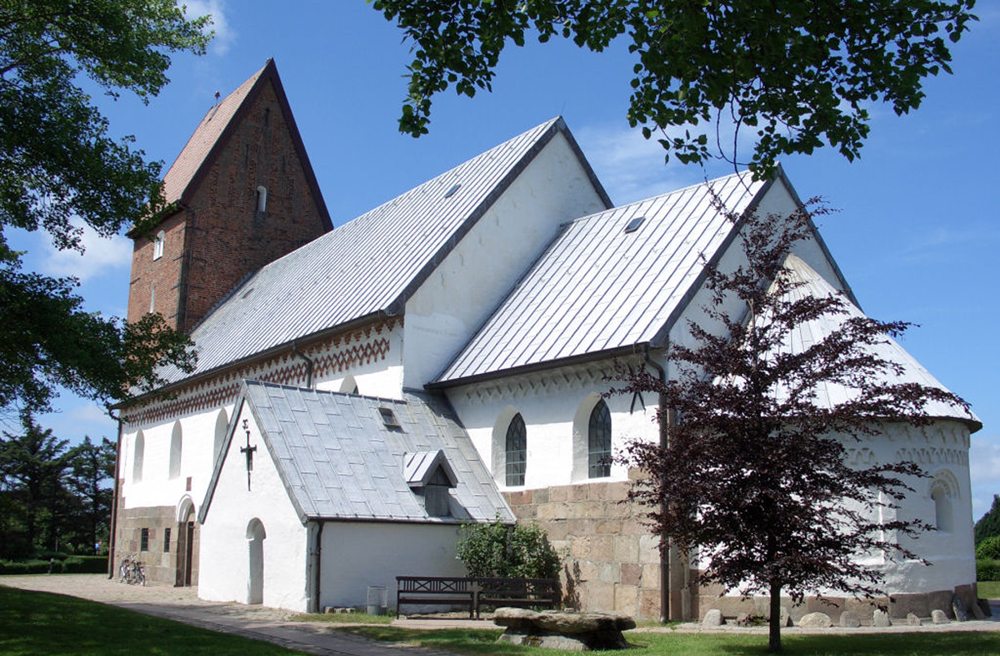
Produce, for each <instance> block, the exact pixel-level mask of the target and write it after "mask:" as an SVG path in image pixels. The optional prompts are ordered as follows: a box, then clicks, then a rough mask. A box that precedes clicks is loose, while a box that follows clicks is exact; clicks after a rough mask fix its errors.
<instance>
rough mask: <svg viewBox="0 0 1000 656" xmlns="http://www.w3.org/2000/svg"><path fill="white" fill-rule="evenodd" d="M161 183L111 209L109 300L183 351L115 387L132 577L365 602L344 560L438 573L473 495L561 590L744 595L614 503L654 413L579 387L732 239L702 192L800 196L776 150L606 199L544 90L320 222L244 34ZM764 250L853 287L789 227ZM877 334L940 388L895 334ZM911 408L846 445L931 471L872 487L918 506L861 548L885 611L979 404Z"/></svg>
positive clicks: (472, 507) (955, 491) (270, 596)
mask: <svg viewBox="0 0 1000 656" xmlns="http://www.w3.org/2000/svg"><path fill="white" fill-rule="evenodd" d="M164 191H165V194H166V200H167V201H168V203H169V207H168V209H167V210H166V211H165V212H164V213H163V214H162V216H161V218H160V220H159V222H158V224H157V225H156V227H155V228H153V230H152V231H151V232H150V233H148V234H138V233H133V234H131V236H132V238H133V240H134V243H135V248H134V252H133V260H132V273H131V281H130V292H129V306H128V318H129V320H135V319H137V318H138V317H141V316H142V315H143V314H144V313H147V312H159V313H160V314H162V315H163V316H164V317H165V318H166V319H167V320H168V322H170V324H171V325H173V326H175V327H177V328H178V329H179V330H183V331H186V332H188V333H189V334H190V336H191V338H192V339H193V341H194V343H195V348H196V351H197V354H198V363H197V366H196V369H195V370H194V371H193V372H191V373H185V372H182V371H179V370H176V369H171V368H168V369H165V370H164V371H163V372H161V373H162V375H163V377H164V379H165V380H166V381H167V382H166V384H165V385H164V387H163V388H162V389H160V390H158V391H157V392H155V393H151V394H146V395H144V396H141V397H139V398H138V399H136V400H135V402H134V403H130V404H128V405H127V406H125V407H123V408H122V409H121V418H122V422H121V432H120V435H119V442H118V472H117V480H116V496H115V516H114V528H113V557H114V558H115V560H116V561H117V560H119V559H121V558H122V557H123V556H125V555H138V557H139V559H140V560H142V561H143V562H144V563H145V565H146V571H147V576H150V577H151V578H152V579H154V580H156V581H161V582H167V583H172V584H175V585H179V586H181V585H196V586H198V594H199V596H201V597H202V598H204V599H210V600H218V601H238V602H243V603H262V604H265V605H268V606H274V607H281V608H288V609H292V610H297V611H318V610H321V609H322V608H324V607H327V606H358V605H364V604H365V603H366V591H367V589H368V588H369V587H371V586H381V587H385V588H387V590H388V591H389V595H388V597H389V599H390V600H392V599H393V598H394V595H393V594H392V593H393V592H394V590H395V577H396V576H399V575H418V576H460V575H462V574H463V573H464V569H463V566H462V563H461V562H460V561H459V560H457V559H456V557H455V543H456V540H457V537H458V533H459V528H460V526H461V524H462V523H463V522H489V521H493V520H495V519H496V518H499V519H501V520H504V521H510V522H513V521H531V522H536V523H537V524H538V525H539V526H541V527H542V528H543V529H544V530H545V531H546V533H547V535H548V537H549V540H550V541H551V543H552V544H553V546H555V547H556V548H557V549H559V550H560V552H561V553H562V554H563V556H564V557H563V577H562V578H563V580H562V591H563V595H564V602H565V604H566V605H567V606H570V607H575V608H580V609H586V610H600V611H615V612H620V613H626V614H630V615H634V616H637V617H640V618H651V619H656V618H660V617H668V618H670V619H692V618H698V617H700V616H702V615H703V614H704V613H705V612H706V611H707V610H708V609H711V608H719V609H721V610H722V611H723V613H724V614H725V615H735V614H737V613H738V612H747V611H749V612H753V611H754V603H755V602H754V600H752V599H751V600H741V599H740V598H739V597H738V596H723V597H720V596H718V591H716V590H706V589H699V588H698V587H697V586H695V585H694V584H693V582H692V575H693V574H694V572H692V570H691V569H690V565H689V564H688V563H686V562H685V561H683V560H681V559H680V558H678V557H677V555H676V554H669V555H667V556H661V554H660V552H659V550H658V549H657V539H656V537H655V536H653V535H651V534H650V533H649V531H648V528H647V527H646V526H645V525H644V524H643V523H642V509H641V508H637V507H632V506H630V505H628V504H624V503H620V501H622V500H623V499H624V498H625V496H626V494H627V491H628V489H629V484H630V480H631V478H632V477H634V476H636V475H638V474H637V472H634V471H628V470H626V469H625V468H624V467H623V466H621V465H619V464H615V463H611V462H610V461H609V459H608V456H609V454H612V453H613V452H615V451H616V450H618V449H621V448H622V447H623V446H624V445H625V444H627V443H628V442H629V441H631V440H658V439H659V435H660V427H659V426H658V424H657V422H656V401H655V399H646V402H645V403H636V402H635V400H634V399H632V398H629V397H625V396H621V395H610V396H606V395H605V393H606V392H608V391H609V390H610V388H611V386H612V383H610V382H609V380H608V377H609V376H610V375H613V373H614V371H615V368H616V366H619V365H622V366H626V367H633V368H645V369H646V370H649V371H653V372H656V373H658V374H659V375H662V376H664V377H666V378H669V377H670V376H671V375H676V371H673V370H672V367H673V366H674V365H673V364H672V363H671V362H669V361H668V360H666V358H665V352H666V348H667V347H668V345H670V344H678V343H681V344H683V343H689V342H690V339H691V336H690V334H689V330H688V321H689V320H696V321H697V320H700V319H703V318H704V317H703V316H702V315H701V308H702V307H703V306H704V305H705V303H706V302H707V300H708V295H707V292H706V290H705V289H704V288H703V283H704V278H705V276H704V268H705V263H706V262H708V263H710V264H712V265H718V266H719V267H721V268H723V269H727V268H732V267H735V266H737V265H738V263H739V261H740V257H742V254H741V251H740V248H739V247H738V240H739V239H740V238H741V237H740V234H739V233H740V227H739V226H735V227H734V226H733V224H732V223H731V222H729V221H728V220H727V219H726V217H725V216H724V213H723V212H722V211H720V210H719V209H718V207H717V206H716V203H715V202H714V200H713V198H715V199H720V200H721V201H722V203H723V204H724V205H725V207H726V209H727V210H729V211H731V212H736V213H738V214H739V213H743V212H747V211H751V210H755V211H758V212H761V213H775V214H784V215H787V214H790V213H791V212H793V211H795V210H796V209H797V208H798V207H799V206H800V204H801V203H800V200H799V198H798V196H797V194H796V191H795V189H794V188H793V187H792V185H791V183H790V182H789V180H788V179H787V177H786V176H785V174H784V173H783V172H781V171H780V170H779V172H778V174H777V175H776V176H775V177H774V178H773V179H771V180H768V181H753V180H752V179H751V177H750V176H749V174H745V173H744V174H733V175H730V176H726V177H723V178H720V179H718V180H714V181H711V182H707V183H705V184H701V185H696V186H693V187H688V188H685V189H680V190H677V191H674V192H671V193H668V194H664V195H661V196H656V197H654V198H650V199H647V200H642V201H638V202H635V203H631V204H628V205H624V206H614V204H613V203H612V202H611V199H610V198H609V197H608V194H607V193H606V192H605V190H604V188H603V187H602V185H601V182H600V181H599V180H598V178H597V176H596V174H595V173H594V171H593V169H592V168H591V166H590V164H589V163H588V162H587V159H586V157H585V156H584V154H583V152H582V151H581V149H580V147H579V145H578V144H577V142H576V140H575V139H574V138H573V135H572V133H571V132H570V130H569V128H568V127H567V125H566V123H565V122H564V121H563V119H562V118H555V119H552V120H549V121H547V122H545V123H543V124H541V125H538V126H536V127H534V128H531V129H530V130H528V131H527V132H524V133H523V134H521V135H518V136H516V137H514V138H512V139H510V140H509V141H507V142H505V143H502V144H500V145H498V146H496V147H495V148H492V149H491V150H489V151H487V152H485V153H482V154H481V155H478V156H476V157H474V158H472V159H470V160H469V161H467V162H464V163H461V164H459V165H457V166H456V167H455V168H453V169H451V170H450V171H447V172H445V173H442V174H441V175H438V176H437V177H434V178H432V179H430V180H428V181H427V182H425V183H423V184H421V185H419V186H417V187H415V188H413V189H411V190H410V191H407V192H406V193H404V194H402V195H400V196H398V197H397V198H394V199H392V200H389V201H388V202H386V203H385V204H383V205H381V206H379V207H376V208H374V209H372V210H371V211H369V212H367V213H365V214H363V215H361V216H359V217H357V218H355V219H353V220H351V221H348V222H346V223H344V224H342V225H339V226H337V227H336V228H334V227H333V226H332V224H331V221H330V216H329V213H328V212H327V210H326V206H325V204H324V202H323V196H322V193H321V191H320V189H319V186H318V184H317V182H316V179H315V176H314V175H313V171H312V168H311V166H310V164H309V158H308V156H307V154H306V150H305V147H304V145H303V143H302V139H301V137H300V136H299V133H298V130H297V128H296V126H295V120H294V118H293V116H292V111H291V108H290V106H289V103H288V100H287V98H286V96H285V93H284V90H283V89H282V85H281V81H280V79H279V77H278V73H277V70H276V68H275V65H274V62H273V61H268V63H267V64H266V65H265V66H264V67H263V68H262V69H261V70H260V71H258V72H257V73H255V74H254V75H253V76H252V77H251V78H250V79H249V80H247V81H246V82H245V83H244V84H243V85H241V86H240V87H239V88H238V89H236V90H235V91H234V92H232V93H231V94H230V95H229V96H228V97H226V98H224V99H221V100H219V101H218V102H217V104H216V105H215V106H214V107H212V108H211V109H210V110H209V112H208V113H207V114H206V116H205V117H204V119H202V122H201V124H200V125H199V126H198V127H197V129H196V130H195V132H194V135H193V136H192V137H191V139H190V141H189V142H188V143H187V145H186V146H185V147H184V149H183V150H182V152H181V154H180V156H179V157H178V158H177V161H176V162H174V164H173V166H172V167H171V168H170V169H169V171H168V172H167V174H166V177H165V178H164ZM787 266H788V267H789V268H790V269H791V270H792V271H793V272H794V275H795V276H797V277H798V279H799V280H801V281H802V282H803V284H804V288H805V289H808V290H809V292H810V293H816V294H829V293H839V294H842V295H844V296H845V297H846V298H847V299H848V300H850V301H851V303H852V304H853V305H852V311H856V312H857V314H859V315H860V313H861V310H860V309H859V308H858V303H857V300H856V299H855V298H854V295H853V292H852V291H851V288H850V286H849V285H848V283H847V281H846V280H845V279H844V277H843V275H842V273H841V272H840V270H839V268H838V267H837V264H836V262H835V261H834V259H833V257H832V256H831V254H830V253H829V251H828V249H827V248H826V246H825V244H824V242H823V240H822V238H821V237H820V235H819V233H818V232H817V231H815V230H814V231H813V234H812V237H811V238H810V239H808V240H805V241H803V242H800V243H799V244H798V245H797V247H796V250H795V252H794V254H793V255H792V256H791V257H789V263H788V265H787ZM734 312H742V309H741V308H734ZM814 328H815V331H818V332H820V333H821V332H822V330H823V329H824V326H816V327H814ZM883 355H884V357H886V358H888V359H890V360H892V361H893V362H895V363H896V364H898V365H900V367H902V372H903V373H902V374H901V376H902V377H903V378H904V379H906V380H912V381H917V382H921V383H923V384H927V385H933V386H938V387H940V383H938V382H937V381H936V380H935V379H934V378H933V377H932V376H931V375H930V374H929V373H928V372H927V371H926V370H925V369H924V368H923V367H921V366H920V365H919V364H918V363H917V362H916V361H915V360H914V359H913V358H912V357H911V356H909V355H908V354H907V353H906V352H905V351H904V350H903V349H902V348H900V347H899V346H898V345H897V344H895V343H891V344H887V345H885V352H884V353H883ZM928 412H929V413H930V414H931V416H932V417H933V421H932V422H931V423H930V424H927V425H921V426H919V427H918V426H913V425H910V424H901V425H887V426H885V427H884V430H883V431H882V432H881V433H880V434H879V435H876V436H872V437H870V438H867V439H866V440H865V441H864V442H862V443H860V444H857V445H853V446H852V448H851V449H850V450H849V453H850V457H851V458H852V459H853V460H854V461H856V462H858V463H859V464H871V463H877V462H896V461H900V460H913V461H916V462H918V463H919V464H920V465H921V466H922V467H923V468H924V469H925V471H926V472H927V473H928V475H929V477H928V478H927V479H925V480H922V481H920V482H919V483H918V489H916V490H915V491H914V492H913V493H912V494H911V495H909V497H908V498H907V499H906V500H905V501H904V503H903V504H902V507H901V508H900V510H899V512H900V513H902V514H905V515H906V516H907V517H909V518H919V519H923V520H925V521H927V522H929V523H930V524H932V525H934V526H936V527H937V530H936V531H934V532H933V533H931V534H928V535H925V536H923V537H921V538H920V540H919V541H917V542H915V543H913V544H908V545H907V546H908V547H909V548H911V549H912V550H914V551H916V552H917V553H918V554H919V555H920V556H921V557H923V558H925V559H926V560H927V561H930V562H931V563H933V564H932V565H930V566H928V565H925V564H923V563H922V562H920V561H912V562H909V561H908V562H891V561H885V562H875V563H873V564H874V565H875V566H878V567H881V568H883V570H884V571H885V573H886V580H887V590H886V593H887V594H888V595H891V596H892V604H891V607H890V609H891V613H892V615H893V616H899V617H905V616H906V614H907V613H908V612H916V613H917V614H918V615H923V616H929V615H930V611H931V610H933V609H935V608H942V609H945V608H951V598H952V596H953V595H955V594H958V595H959V596H961V597H962V598H963V600H964V601H965V602H966V605H968V604H970V603H971V602H972V600H974V598H975V580H976V577H975V561H974V558H973V546H972V544H973V543H972V507H971V491H970V481H969V463H968V450H969V435H970V433H971V432H974V431H976V430H978V429H979V428H980V427H981V425H980V423H979V421H978V419H977V418H976V417H975V416H973V415H971V414H969V413H968V412H966V411H965V410H964V409H962V408H958V407H952V406H946V405H938V406H934V407H932V408H928ZM887 519H888V518H887ZM832 601H833V602H834V603H836V604H839V605H840V606H841V607H842V608H843V609H847V608H850V609H860V610H862V611H863V612H864V611H865V609H866V608H867V612H868V616H869V617H871V609H870V607H867V606H865V607H863V605H862V604H860V602H855V601H853V600H847V599H837V598H834V599H833V600H832ZM811 604H812V602H811V601H809V602H807V603H806V604H803V605H802V606H800V607H797V608H795V609H793V611H792V616H793V618H794V617H797V616H801V614H803V613H805V612H808V611H809V610H813V608H812V605H811Z"/></svg>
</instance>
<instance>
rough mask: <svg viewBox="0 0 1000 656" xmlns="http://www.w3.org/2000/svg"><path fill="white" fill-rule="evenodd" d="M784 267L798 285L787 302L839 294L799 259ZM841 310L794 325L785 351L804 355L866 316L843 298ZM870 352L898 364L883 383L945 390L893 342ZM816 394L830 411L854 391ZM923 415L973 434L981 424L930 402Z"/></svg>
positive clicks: (831, 389) (830, 386)
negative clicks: (950, 421)
mask: <svg viewBox="0 0 1000 656" xmlns="http://www.w3.org/2000/svg"><path fill="white" fill-rule="evenodd" d="M785 268H786V269H787V270H788V272H789V279H790V280H791V281H792V282H793V283H799V284H798V286H796V288H795V289H792V290H791V291H790V292H789V293H788V294H787V295H786V298H787V299H788V300H789V301H794V300H797V299H800V298H806V297H809V296H812V297H817V298H822V297H825V296H831V295H834V296H835V295H839V292H837V290H836V289H834V287H833V286H832V285H831V284H830V283H829V282H827V281H826V280H825V279H824V278H823V277H822V276H821V275H819V274H818V273H816V271H814V270H813V269H812V267H810V266H809V265H808V264H806V263H805V262H803V261H802V260H801V259H800V258H799V257H797V256H795V255H789V256H788V258H787V260H786V261H785ZM844 309H845V312H844V313H843V314H831V313H828V314H825V315H823V316H821V317H818V318H816V319H813V320H811V321H803V322H801V323H799V324H798V325H796V326H795V328H794V330H792V331H791V332H790V333H789V336H788V343H786V344H785V345H784V350H786V351H787V352H790V353H800V352H804V351H805V350H806V349H808V348H810V347H811V346H812V345H813V344H817V343H819V342H822V341H823V340H825V339H826V338H827V337H828V336H830V335H831V334H832V333H833V332H834V331H835V330H837V329H838V328H840V326H841V325H843V323H844V322H845V321H847V320H848V319H851V318H853V317H864V316H865V314H864V312H862V311H861V310H860V309H859V308H858V307H857V306H855V305H854V304H853V303H851V301H850V299H848V298H846V297H844ZM872 353H873V354H874V355H875V356H876V357H878V358H879V359H881V360H883V361H885V362H889V363H892V364H894V365H897V366H898V367H899V368H900V370H899V372H898V373H897V372H894V371H886V372H884V373H883V374H882V378H883V380H884V382H885V383H888V384H891V385H897V384H902V383H917V384H919V385H923V386H925V387H931V388H936V389H940V390H944V391H948V389H947V388H946V387H945V386H944V385H942V384H941V383H940V382H939V381H938V380H937V379H936V378H935V377H934V376H932V375H931V373H930V372H929V371H927V369H925V368H924V367H923V365H921V364H920V363H919V362H917V360H916V359H915V358H914V357H913V356H912V355H910V354H909V353H907V352H906V350H905V349H904V348H903V347H902V346H900V345H899V343H898V342H896V341H895V340H894V339H892V338H890V337H886V338H885V339H884V341H883V342H881V343H880V344H878V345H877V346H875V347H874V348H873V349H872ZM816 394H817V396H816V399H815V400H814V403H815V404H816V405H817V406H819V407H826V408H832V407H835V406H836V405H839V404H841V403H844V402H846V401H848V400H850V399H851V398H853V396H854V395H855V394H856V392H855V391H852V390H851V389H850V388H848V387H846V386H844V385H839V384H835V383H829V382H827V383H823V384H822V385H820V386H819V388H818V389H817V390H816ZM924 414H926V415H927V416H929V417H935V418H947V419H958V420H961V421H964V422H966V423H968V424H970V425H971V428H972V430H973V431H976V430H979V429H980V428H982V422H981V421H980V420H979V418H978V417H976V415H975V414H974V413H972V412H971V411H970V410H967V409H965V408H963V407H961V406H958V405H955V404H950V403H943V402H941V401H931V402H929V403H927V404H926V405H925V406H924Z"/></svg>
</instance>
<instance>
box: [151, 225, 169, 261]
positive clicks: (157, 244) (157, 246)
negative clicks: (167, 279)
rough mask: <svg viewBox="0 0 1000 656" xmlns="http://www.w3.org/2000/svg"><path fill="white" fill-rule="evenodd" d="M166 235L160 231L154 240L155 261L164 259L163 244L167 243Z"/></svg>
mask: <svg viewBox="0 0 1000 656" xmlns="http://www.w3.org/2000/svg"><path fill="white" fill-rule="evenodd" d="M166 237H167V235H166V233H165V232H163V231H162V230H160V231H159V232H158V233H156V238H155V239H154V240H153V259H154V260H158V259H160V258H161V257H163V242H164V241H166Z"/></svg>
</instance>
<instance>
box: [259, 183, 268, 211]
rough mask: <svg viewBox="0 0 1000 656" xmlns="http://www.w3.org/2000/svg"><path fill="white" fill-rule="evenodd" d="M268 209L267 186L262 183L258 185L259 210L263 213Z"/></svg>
mask: <svg viewBox="0 0 1000 656" xmlns="http://www.w3.org/2000/svg"><path fill="white" fill-rule="evenodd" d="M266 210H267V187H265V186H264V185H261V186H259V187H257V211H258V212H260V213H263V212H264V211H266Z"/></svg>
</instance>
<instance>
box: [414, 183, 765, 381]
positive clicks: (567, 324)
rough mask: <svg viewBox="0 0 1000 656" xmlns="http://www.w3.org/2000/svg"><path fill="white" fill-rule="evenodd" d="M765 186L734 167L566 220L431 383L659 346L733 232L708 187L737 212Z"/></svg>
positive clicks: (753, 201)
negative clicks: (714, 176)
mask: <svg viewBox="0 0 1000 656" xmlns="http://www.w3.org/2000/svg"><path fill="white" fill-rule="evenodd" d="M770 184H771V183H770V182H754V181H752V179H751V176H750V174H749V173H742V174H733V175H729V176H726V177H724V178H719V179H717V180H713V181H711V182H706V183H703V184H699V185H695V186H692V187H688V188H686V189H681V190H679V191H674V192H671V193H668V194H664V195H662V196H656V197H654V198H650V199H647V200H643V201H639V202H636V203H632V204H630V205H624V206H622V207H616V208H614V209H611V210H607V211H605V212H600V213H598V214H594V215H591V216H588V217H584V218H581V219H577V220H575V221H572V222H570V223H568V224H566V225H565V226H564V228H563V231H562V232H561V233H560V234H559V235H558V236H557V237H556V239H555V240H554V241H553V243H552V244H551V245H550V246H549V248H548V249H547V250H546V251H545V253H543V254H542V256H541V257H540V258H539V260H538V261H537V262H536V263H535V265H534V266H533V267H532V269H531V270H530V271H529V272H528V273H527V275H526V276H525V277H524V278H523V280H522V281H521V282H520V283H519V284H518V286H517V287H516V288H515V289H514V291H513V292H512V293H511V294H510V296H508V297H507V299H506V300H505V301H504V302H503V303H502V304H501V305H500V307H499V308H498V309H497V310H496V311H495V312H494V313H493V315H492V316H491V318H490V319H489V320H488V321H487V322H486V324H485V325H484V326H483V327H482V328H481V329H480V330H479V332H478V333H477V334H476V335H475V336H474V337H473V338H472V340H471V341H470V342H469V343H468V344H467V345H466V346H465V348H464V349H463V350H462V351H461V352H460V353H459V355H458V356H457V357H456V358H455V360H454V361H453V362H452V363H451V364H450V365H449V366H448V367H447V368H446V369H445V370H444V372H442V373H441V375H440V376H438V378H437V381H435V383H432V385H431V386H432V387H435V386H439V385H444V384H455V383H457V382H470V381H472V380H477V379H482V378H486V377H490V376H492V375H497V374H498V373H499V372H511V371H523V370H528V369H531V368H533V367H537V366H543V365H544V366H549V365H550V364H551V363H556V362H560V361H570V360H573V359H579V358H582V357H587V356H597V355H599V354H605V355H608V354H611V353H614V352H617V351H621V350H622V349H628V348H635V347H636V346H637V345H642V344H649V345H651V346H653V347H656V346H662V343H663V341H664V340H665V339H666V335H667V334H668V333H669V330H670V327H671V326H672V325H673V323H674V322H675V321H676V320H677V318H678V316H679V315H680V312H681V311H682V310H683V309H684V306H685V305H686V304H687V302H688V301H689V300H690V296H691V295H692V294H693V293H694V291H695V290H696V288H697V285H698V284H699V282H700V276H701V275H702V272H703V270H704V265H705V262H706V261H712V260H713V259H714V258H716V257H718V256H720V255H721V253H722V252H723V251H724V250H725V248H726V246H727V245H728V244H729V243H730V241H731V240H732V239H733V237H734V236H735V231H736V228H735V226H734V225H733V223H732V222H730V221H729V220H728V219H727V218H726V216H725V214H724V213H723V212H720V211H719V209H718V208H717V207H715V205H714V204H713V197H712V196H713V192H714V194H715V195H716V196H717V197H718V199H720V200H721V201H722V202H723V203H724V204H725V207H726V208H728V209H729V210H730V211H732V212H735V213H737V214H740V213H742V212H744V211H745V210H747V209H750V208H752V207H754V206H755V205H756V204H757V203H758V202H759V201H760V199H761V198H762V197H763V195H764V193H766V191H767V189H768V187H769V186H770ZM630 227H632V228H634V230H629V229H628V228H630Z"/></svg>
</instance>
